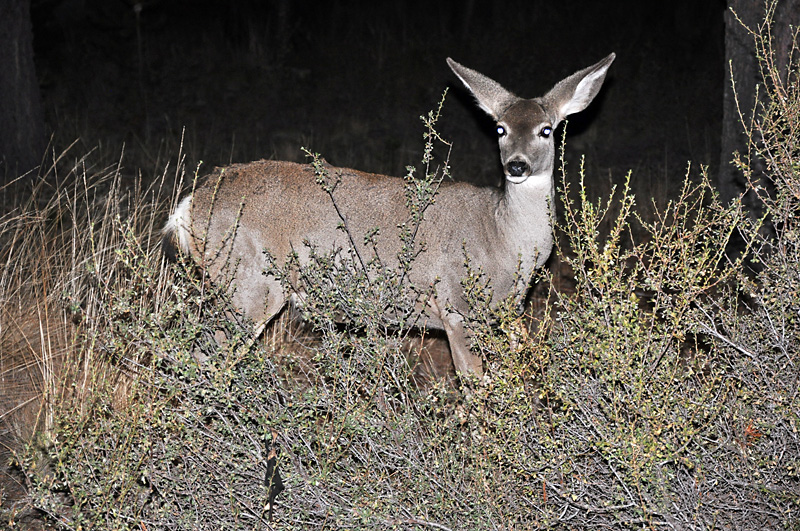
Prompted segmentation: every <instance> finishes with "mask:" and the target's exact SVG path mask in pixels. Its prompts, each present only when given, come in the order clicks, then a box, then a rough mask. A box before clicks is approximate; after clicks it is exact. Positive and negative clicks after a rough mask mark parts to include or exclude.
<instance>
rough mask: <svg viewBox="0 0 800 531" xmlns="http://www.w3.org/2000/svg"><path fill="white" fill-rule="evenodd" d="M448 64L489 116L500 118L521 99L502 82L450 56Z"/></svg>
mask: <svg viewBox="0 0 800 531" xmlns="http://www.w3.org/2000/svg"><path fill="white" fill-rule="evenodd" d="M447 64H448V65H449V66H450V69H451V70H452V71H453V73H454V74H455V75H456V76H458V79H460V80H461V82H462V83H464V86H466V87H467V89H469V91H470V92H471V93H472V95H473V96H475V99H476V100H477V101H478V105H479V106H480V108H481V109H483V110H484V111H485V112H486V113H487V114H488V115H489V116H491V117H492V118H494V119H495V120H499V119H500V117H501V116H502V115H503V113H504V112H505V111H506V110H507V109H508V108H509V107H511V105H512V104H513V103H514V102H516V101H517V100H519V98H518V97H517V96H515V95H514V94H512V93H511V92H509V91H507V90H506V89H504V88H503V87H502V86H501V85H500V83H498V82H497V81H494V80H492V79H489V78H488V77H486V76H484V75H483V74H481V73H480V72H476V71H475V70H472V69H470V68H467V67H466V66H463V65H460V64H458V63H457V62H455V61H453V60H452V59H450V58H449V57H448V58H447Z"/></svg>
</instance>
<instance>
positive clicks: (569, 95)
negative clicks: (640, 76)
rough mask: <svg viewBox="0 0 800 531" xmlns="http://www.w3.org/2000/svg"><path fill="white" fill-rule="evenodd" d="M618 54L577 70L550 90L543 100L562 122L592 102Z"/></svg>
mask: <svg viewBox="0 0 800 531" xmlns="http://www.w3.org/2000/svg"><path fill="white" fill-rule="evenodd" d="M615 57H616V54H613V53H612V54H609V55H608V56H607V57H605V58H604V59H602V60H601V61H599V62H598V63H596V64H594V65H592V66H590V67H589V68H584V69H583V70H579V71H578V72H575V73H574V74H572V75H571V76H569V77H568V78H565V79H563V80H561V81H559V82H558V84H556V86H554V87H553V88H552V89H550V92H548V93H547V94H546V95H545V96H544V98H542V100H543V102H544V103H545V105H546V106H547V108H548V109H552V110H554V111H555V113H556V115H557V118H558V121H559V122H560V121H561V120H563V119H564V118H566V117H567V116H569V115H570V114H573V113H576V112H580V111H582V110H584V109H585V108H586V107H588V106H589V104H590V103H591V102H592V100H593V99H594V97H595V96H597V93H598V92H599V91H600V87H601V86H602V85H603V81H604V80H605V79H606V72H608V67H610V66H611V63H612V62H613V61H614V58H615Z"/></svg>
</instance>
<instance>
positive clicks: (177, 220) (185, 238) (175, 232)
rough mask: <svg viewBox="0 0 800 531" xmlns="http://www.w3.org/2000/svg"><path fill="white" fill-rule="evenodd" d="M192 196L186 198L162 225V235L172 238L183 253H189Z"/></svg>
mask: <svg viewBox="0 0 800 531" xmlns="http://www.w3.org/2000/svg"><path fill="white" fill-rule="evenodd" d="M191 210H192V196H191V195H189V196H186V197H184V198H183V200H182V201H181V202H180V204H179V205H178V207H177V208H176V209H175V211H174V212H173V213H172V215H171V216H170V217H169V219H168V220H167V224H166V225H164V230H163V234H164V235H165V236H169V235H170V234H171V235H172V237H173V238H174V241H175V243H176V244H177V245H178V247H179V248H180V250H181V251H183V252H184V253H188V252H189V237H190V230H189V227H190V226H191Z"/></svg>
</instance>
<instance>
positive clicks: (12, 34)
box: [0, 0, 45, 181]
mask: <svg viewBox="0 0 800 531" xmlns="http://www.w3.org/2000/svg"><path fill="white" fill-rule="evenodd" d="M44 147H45V134H44V114H43V112H42V103H41V96H40V94H39V85H38V83H37V81H36V70H35V68H34V64H33V30H32V27H31V15H30V0H0V181H1V180H3V179H4V178H6V179H10V178H14V177H16V176H17V175H18V174H21V173H24V172H26V171H28V170H30V169H32V168H34V167H36V166H37V165H39V164H40V162H41V160H42V156H43V154H44Z"/></svg>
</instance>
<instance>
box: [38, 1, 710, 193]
mask: <svg viewBox="0 0 800 531" xmlns="http://www.w3.org/2000/svg"><path fill="white" fill-rule="evenodd" d="M137 6H138V7H137ZM724 10H725V2H724V1H723V0H703V1H698V0H675V1H671V2H643V1H641V0H637V1H628V0H626V1H615V2H599V1H592V2H583V1H575V0H572V1H570V0H565V1H561V2H554V1H536V0H530V1H508V2H482V1H478V0H474V1H465V2H431V1H413V0H405V1H393V2H385V3H380V2H358V1H355V2H319V1H307V0H296V1H288V0H284V1H255V0H245V1H231V2H224V1H212V0H199V1H198V0H193V1H186V0H149V1H143V2H138V3H137V2H130V1H123V0H85V1H77V0H33V2H32V20H33V31H34V50H35V60H36V69H37V76H38V79H39V83H40V87H41V90H42V101H43V105H44V110H45V117H46V122H47V127H48V129H49V130H50V131H51V132H53V137H52V140H51V147H50V149H51V151H58V150H60V149H63V148H64V147H66V146H68V145H70V144H71V143H72V142H73V141H75V140H76V139H77V140H78V144H77V145H75V146H74V147H73V148H72V149H71V150H70V154H71V156H73V157H76V158H77V157H80V156H82V155H84V154H85V153H86V152H88V151H90V150H95V152H96V153H98V154H100V155H102V156H101V157H100V158H101V159H102V158H103V157H105V158H106V159H107V160H116V159H118V158H119V157H120V154H121V153H122V150H123V145H124V152H125V154H124V156H123V157H122V161H123V167H124V171H128V172H132V173H134V172H136V171H138V170H141V172H142V174H143V176H145V177H147V176H155V175H158V174H160V173H161V172H162V171H163V167H164V165H166V164H167V162H170V163H173V164H174V162H175V161H176V160H177V159H178V153H179V146H180V141H181V135H182V131H184V129H185V133H184V147H183V152H184V153H185V155H186V162H187V165H188V166H189V167H190V168H193V167H194V165H195V164H197V162H198V161H203V165H204V167H205V168H210V166H212V165H223V164H227V163H229V162H243V161H248V160H254V159H259V158H279V159H292V160H302V158H303V154H302V152H301V151H300V147H301V146H305V147H308V148H310V149H312V150H313V151H317V152H320V153H321V154H322V155H323V156H324V157H325V158H327V159H328V160H329V161H330V162H331V163H333V164H335V165H341V166H353V167H357V168H359V169H363V170H368V171H375V172H383V173H389V174H394V175H400V174H403V173H404V168H405V166H406V165H408V164H416V163H418V161H419V154H420V152H421V149H422V146H423V140H422V133H423V127H422V124H421V122H420V120H419V116H420V115H421V114H423V113H426V112H427V111H428V110H431V109H433V108H435V106H436V105H437V102H438V100H439V98H440V96H441V94H442V92H443V91H444V89H445V88H446V87H448V86H450V87H451V91H450V93H449V95H448V97H447V101H446V104H445V107H444V115H443V118H442V121H441V122H440V127H439V129H440V132H441V133H442V134H443V135H444V136H445V137H446V138H448V139H450V140H452V141H453V143H454V147H453V152H452V161H451V162H452V165H453V168H454V175H455V178H457V179H465V180H472V181H475V182H480V183H487V184H494V183H496V182H497V179H498V177H499V176H500V168H499V162H498V155H497V148H496V141H495V139H494V128H493V127H492V124H491V122H490V121H489V120H488V119H487V118H485V117H484V116H482V114H481V112H480V111H479V110H477V108H476V107H475V106H474V104H473V103H472V102H471V100H470V98H469V97H468V95H467V94H466V92H465V91H464V90H463V89H462V87H461V86H460V83H458V81H457V80H456V79H455V77H454V76H453V75H452V74H451V72H450V70H449V68H448V67H447V65H446V63H445V58H446V57H448V56H451V57H453V58H454V59H455V60H457V61H459V62H461V63H462V64H464V65H466V66H469V67H471V68H473V69H476V70H478V71H480V72H482V73H484V74H486V75H488V76H489V77H492V78H493V79H495V80H497V81H498V82H500V83H501V84H503V85H504V86H505V87H506V88H508V89H509V90H512V91H513V92H515V93H517V94H518V95H520V96H523V97H533V96H539V95H542V94H543V93H544V92H545V91H547V90H548V89H549V88H550V87H551V86H552V85H553V84H554V83H556V82H557V81H559V80H560V79H562V78H563V77H565V76H567V75H569V74H571V73H572V72H574V71H576V70H578V69H580V68H583V67H586V66H588V65H590V64H593V63H594V62H596V61H598V60H599V59H601V58H602V57H604V56H605V55H607V54H608V53H610V52H612V51H613V52H616V54H617V59H616V61H615V62H614V64H613V65H612V67H611V69H610V71H609V76H608V78H607V80H606V84H605V86H604V88H603V90H602V91H601V93H600V95H599V97H598V98H597V100H595V102H594V103H593V105H592V106H590V108H589V109H587V110H586V111H584V112H583V113H581V114H580V115H576V116H574V117H572V118H571V119H570V122H569V126H568V131H569V136H568V140H567V152H568V160H569V161H570V162H575V161H577V160H578V157H579V155H580V154H583V153H585V154H586V155H587V168H588V170H589V171H588V174H589V175H588V176H587V179H589V180H590V181H592V182H593V183H595V184H602V183H606V184H608V183H612V182H619V181H621V180H622V178H623V177H624V174H625V173H626V172H627V171H628V170H630V169H632V170H634V177H633V182H634V188H635V189H636V190H637V193H639V194H644V195H645V196H655V197H659V198H663V197H664V196H669V195H671V190H673V189H674V188H677V187H678V186H679V185H680V183H681V181H682V177H683V175H684V173H685V168H686V164H687V161H690V160H691V161H693V163H701V164H710V165H711V166H712V171H713V168H714V167H716V166H717V165H718V164H719V158H720V155H719V145H720V144H719V135H720V131H721V118H722V91H723V81H724V78H725V68H724V62H725V61H724V44H723V41H724V26H723V12H724ZM137 11H138V13H137ZM572 170H577V166H575V165H573V166H572ZM575 173H576V172H575V171H573V172H572V174H573V175H574V174H575ZM606 189H607V187H606V186H605V185H603V186H601V187H600V188H599V189H598V190H599V192H603V191H604V190H606Z"/></svg>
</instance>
